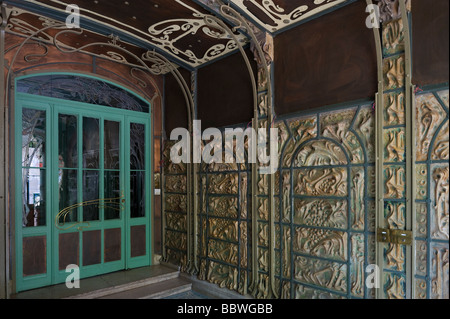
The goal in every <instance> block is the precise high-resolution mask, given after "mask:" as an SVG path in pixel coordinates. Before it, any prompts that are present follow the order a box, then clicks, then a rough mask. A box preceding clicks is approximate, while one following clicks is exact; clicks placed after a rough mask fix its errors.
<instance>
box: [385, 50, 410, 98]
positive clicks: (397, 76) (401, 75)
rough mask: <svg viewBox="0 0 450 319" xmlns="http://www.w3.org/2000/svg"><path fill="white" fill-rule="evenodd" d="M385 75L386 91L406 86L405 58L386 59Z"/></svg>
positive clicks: (402, 56) (401, 56)
mask: <svg viewBox="0 0 450 319" xmlns="http://www.w3.org/2000/svg"><path fill="white" fill-rule="evenodd" d="M383 63H384V66H383V74H384V85H385V89H386V91H388V90H393V89H399V88H402V87H403V86H404V85H405V56H404V55H400V56H397V57H392V58H387V59H384V62H383Z"/></svg>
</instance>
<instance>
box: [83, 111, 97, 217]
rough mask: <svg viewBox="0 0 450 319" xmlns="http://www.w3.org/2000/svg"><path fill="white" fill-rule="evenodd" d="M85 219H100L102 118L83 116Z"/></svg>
mask: <svg viewBox="0 0 450 319" xmlns="http://www.w3.org/2000/svg"><path fill="white" fill-rule="evenodd" d="M82 185H83V221H97V220H100V205H99V199H100V198H99V194H100V120H99V119H98V118H91V117H83V181H82Z"/></svg>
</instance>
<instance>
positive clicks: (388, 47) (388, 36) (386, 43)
mask: <svg viewBox="0 0 450 319" xmlns="http://www.w3.org/2000/svg"><path fill="white" fill-rule="evenodd" d="M404 37H405V34H404V29H403V20H402V19H397V20H392V21H390V22H388V23H386V24H383V52H384V54H385V55H391V54H396V53H400V52H402V51H404V50H405V42H404Z"/></svg>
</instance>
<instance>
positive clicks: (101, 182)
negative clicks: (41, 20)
mask: <svg viewBox="0 0 450 319" xmlns="http://www.w3.org/2000/svg"><path fill="white" fill-rule="evenodd" d="M15 88H16V92H15V140H16V143H15V158H16V161H15V170H16V172H15V176H16V178H15V187H16V189H15V206H16V209H15V211H16V216H15V218H16V256H17V259H16V282H17V291H23V290H28V289H33V288H37V287H42V286H47V285H52V284H58V283H63V282H65V281H66V278H67V276H68V273H67V272H66V268H67V267H68V266H69V265H76V266H77V267H79V269H80V276H81V278H85V277H90V276H95V275H100V274H104V273H108V272H113V271H118V270H122V269H129V268H136V267H141V266H147V265H150V263H151V249H150V247H151V242H150V241H151V234H150V233H151V225H150V222H151V214H152V211H151V204H150V203H151V196H152V195H151V194H152V193H151V188H152V184H151V183H152V176H151V162H152V160H151V159H152V150H151V132H152V130H151V111H150V110H151V108H150V105H149V103H148V102H147V101H145V100H143V99H141V98H140V97H138V96H137V95H135V94H134V93H132V92H131V91H129V90H127V89H124V88H122V87H120V86H117V85H115V84H113V83H111V82H109V81H105V80H101V79H99V78H95V77H91V76H87V75H79V74H69V73H56V74H55V73H48V74H39V75H34V76H25V77H20V78H17V79H16V83H15Z"/></svg>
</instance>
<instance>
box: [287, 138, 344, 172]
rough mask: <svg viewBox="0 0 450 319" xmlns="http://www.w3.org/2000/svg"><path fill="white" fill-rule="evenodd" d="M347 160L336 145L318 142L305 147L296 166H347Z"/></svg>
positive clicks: (326, 141)
mask: <svg viewBox="0 0 450 319" xmlns="http://www.w3.org/2000/svg"><path fill="white" fill-rule="evenodd" d="M345 164H347V158H346V156H345V153H344V152H343V151H342V149H341V148H340V147H339V146H337V144H336V143H334V142H331V141H328V140H318V141H317V140H316V141H313V142H310V143H308V144H307V145H305V146H304V147H303V148H302V150H301V151H300V152H299V154H298V156H297V158H296V160H295V162H294V166H296V167H302V166H321V165H345Z"/></svg>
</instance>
